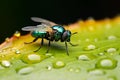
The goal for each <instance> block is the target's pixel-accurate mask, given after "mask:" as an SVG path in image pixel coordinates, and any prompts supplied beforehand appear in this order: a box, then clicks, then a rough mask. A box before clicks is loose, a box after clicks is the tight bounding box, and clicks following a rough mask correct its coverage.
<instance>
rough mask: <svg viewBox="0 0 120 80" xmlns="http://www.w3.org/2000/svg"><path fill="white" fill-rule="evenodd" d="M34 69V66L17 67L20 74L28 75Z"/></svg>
mask: <svg viewBox="0 0 120 80" xmlns="http://www.w3.org/2000/svg"><path fill="white" fill-rule="evenodd" d="M33 70H34V68H33V67H23V68H20V69H17V70H16V71H17V73H18V74H21V75H26V74H29V73H31V72H32V71H33Z"/></svg>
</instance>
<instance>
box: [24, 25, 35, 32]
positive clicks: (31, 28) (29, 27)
mask: <svg viewBox="0 0 120 80" xmlns="http://www.w3.org/2000/svg"><path fill="white" fill-rule="evenodd" d="M35 29H37V26H26V27H23V28H22V30H23V31H33V30H35Z"/></svg>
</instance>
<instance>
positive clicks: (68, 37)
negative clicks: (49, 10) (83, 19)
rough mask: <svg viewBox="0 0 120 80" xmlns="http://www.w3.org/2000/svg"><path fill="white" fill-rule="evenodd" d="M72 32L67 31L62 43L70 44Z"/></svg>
mask: <svg viewBox="0 0 120 80" xmlns="http://www.w3.org/2000/svg"><path fill="white" fill-rule="evenodd" d="M70 37H71V32H70V31H69V30H66V31H65V32H64V33H63V35H62V39H61V41H62V42H63V41H67V42H70Z"/></svg>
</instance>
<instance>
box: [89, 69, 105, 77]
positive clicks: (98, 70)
mask: <svg viewBox="0 0 120 80" xmlns="http://www.w3.org/2000/svg"><path fill="white" fill-rule="evenodd" d="M104 74H105V72H104V71H103V70H100V69H94V70H90V71H89V75H95V76H101V75H104Z"/></svg>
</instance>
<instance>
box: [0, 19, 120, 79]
mask: <svg viewBox="0 0 120 80" xmlns="http://www.w3.org/2000/svg"><path fill="white" fill-rule="evenodd" d="M65 28H66V29H69V30H71V31H72V33H74V32H78V33H77V34H75V35H72V37H71V43H73V44H78V45H77V46H71V45H69V44H68V51H69V56H68V55H67V54H66V50H65V43H64V42H52V44H51V47H50V51H49V53H46V51H47V48H48V47H47V44H48V41H47V40H45V43H44V45H43V46H42V48H41V49H40V50H39V51H38V52H34V51H35V50H36V49H38V48H39V47H40V41H41V39H39V40H38V41H37V42H35V43H31V44H24V42H31V41H32V40H33V39H34V38H33V37H32V36H31V35H30V34H27V35H24V36H20V33H19V32H17V33H15V34H14V35H13V36H12V37H11V38H10V39H9V38H7V39H6V41H5V42H3V43H2V44H1V45H0V63H1V64H0V80H120V76H119V75H120V71H119V67H120V64H119V63H120V17H116V18H114V19H111V20H110V19H105V20H101V21H95V20H93V19H89V20H86V21H78V22H77V23H75V24H72V25H69V26H67V27H65Z"/></svg>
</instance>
